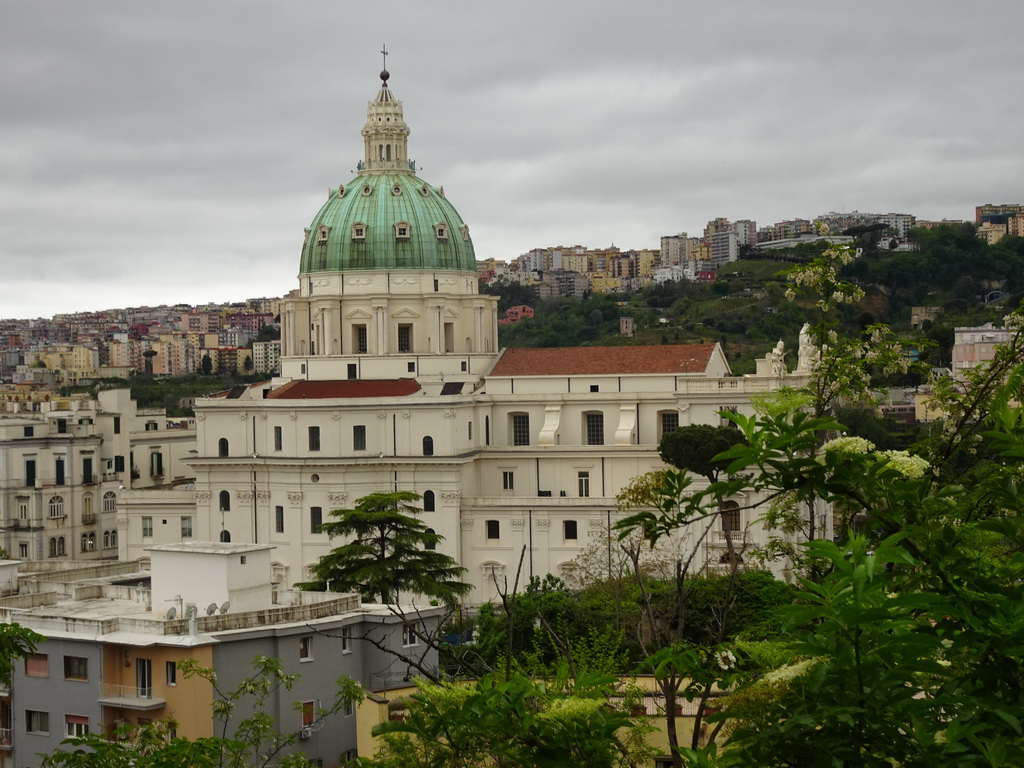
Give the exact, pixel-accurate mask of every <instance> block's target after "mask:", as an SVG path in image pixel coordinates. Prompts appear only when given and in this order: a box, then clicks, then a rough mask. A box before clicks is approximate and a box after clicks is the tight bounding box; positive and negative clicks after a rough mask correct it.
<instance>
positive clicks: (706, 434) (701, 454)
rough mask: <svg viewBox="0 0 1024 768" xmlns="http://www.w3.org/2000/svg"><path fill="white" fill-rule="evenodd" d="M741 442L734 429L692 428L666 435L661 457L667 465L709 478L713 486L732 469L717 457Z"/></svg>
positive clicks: (661, 446) (660, 447) (659, 451)
mask: <svg viewBox="0 0 1024 768" xmlns="http://www.w3.org/2000/svg"><path fill="white" fill-rule="evenodd" d="M740 442H743V434H742V433H741V432H739V431H738V430H737V429H735V428H733V427H713V426H711V425H710V424H692V425H690V426H686V427H680V428H679V429H674V430H672V431H671V432H666V433H665V435H664V436H663V437H662V438H661V443H659V444H658V453H659V454H660V455H661V459H662V461H664V462H665V463H666V464H671V465H672V466H673V467H676V468H678V469H683V470H686V471H687V472H693V473H694V474H695V475H700V476H701V477H706V478H707V479H708V480H709V481H710V482H712V483H713V482H715V480H717V479H718V474H719V472H721V471H722V469H724V468H725V467H726V466H727V465H728V462H722V461H716V460H715V457H716V456H718V454H720V453H724V452H725V451H727V450H729V449H730V448H732V447H733V446H734V445H736V443H740Z"/></svg>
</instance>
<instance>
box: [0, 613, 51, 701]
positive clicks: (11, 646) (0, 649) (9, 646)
mask: <svg viewBox="0 0 1024 768" xmlns="http://www.w3.org/2000/svg"><path fill="white" fill-rule="evenodd" d="M45 639H46V638H44V637H43V636H42V635H40V634H38V633H37V632H33V631H32V630H31V629H27V628H26V627H23V626H21V625H20V624H7V623H0V682H2V683H3V684H4V685H5V686H6V685H10V684H11V673H12V672H14V664H15V662H16V661H18V660H19V659H24V658H25V657H27V656H31V655H32V654H33V653H35V650H36V645H38V644H39V643H41V642H42V641H43V640H45Z"/></svg>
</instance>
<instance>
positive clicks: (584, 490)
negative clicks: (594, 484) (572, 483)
mask: <svg viewBox="0 0 1024 768" xmlns="http://www.w3.org/2000/svg"><path fill="white" fill-rule="evenodd" d="M576 481H577V483H578V484H579V491H580V496H582V497H586V496H589V495H590V473H589V472H577V473H576Z"/></svg>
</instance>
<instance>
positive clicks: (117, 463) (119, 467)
mask: <svg viewBox="0 0 1024 768" xmlns="http://www.w3.org/2000/svg"><path fill="white" fill-rule="evenodd" d="M114 471H115V472H124V456H115V457H114Z"/></svg>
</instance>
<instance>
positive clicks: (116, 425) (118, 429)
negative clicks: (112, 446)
mask: <svg viewBox="0 0 1024 768" xmlns="http://www.w3.org/2000/svg"><path fill="white" fill-rule="evenodd" d="M114 434H115V435H120V434H121V417H120V416H115V417H114Z"/></svg>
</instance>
